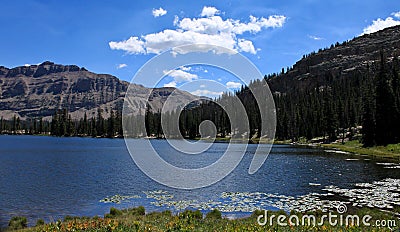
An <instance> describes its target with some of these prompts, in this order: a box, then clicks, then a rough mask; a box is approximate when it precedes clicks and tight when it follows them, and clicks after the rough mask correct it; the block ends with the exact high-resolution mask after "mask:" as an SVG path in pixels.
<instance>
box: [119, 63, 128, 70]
mask: <svg viewBox="0 0 400 232" xmlns="http://www.w3.org/2000/svg"><path fill="white" fill-rule="evenodd" d="M126 67H128V65H127V64H119V65H118V66H117V69H121V68H126Z"/></svg>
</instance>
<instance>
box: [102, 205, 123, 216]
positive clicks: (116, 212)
mask: <svg viewBox="0 0 400 232" xmlns="http://www.w3.org/2000/svg"><path fill="white" fill-rule="evenodd" d="M121 215H122V211H121V210H119V209H116V208H114V207H111V208H110V213H108V214H106V215H104V217H105V218H114V217H116V216H121Z"/></svg>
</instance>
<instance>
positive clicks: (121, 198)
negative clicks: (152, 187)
mask: <svg viewBox="0 0 400 232" xmlns="http://www.w3.org/2000/svg"><path fill="white" fill-rule="evenodd" d="M137 198H141V197H140V196H139V195H132V196H121V195H118V194H117V195H114V196H112V197H106V198H104V199H101V200H100V202H103V203H116V204H120V203H121V202H122V201H126V200H129V199H137Z"/></svg>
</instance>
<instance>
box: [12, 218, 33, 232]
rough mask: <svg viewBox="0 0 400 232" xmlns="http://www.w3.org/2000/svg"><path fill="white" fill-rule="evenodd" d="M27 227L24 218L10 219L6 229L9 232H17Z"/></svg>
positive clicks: (26, 221)
mask: <svg viewBox="0 0 400 232" xmlns="http://www.w3.org/2000/svg"><path fill="white" fill-rule="evenodd" d="M27 226H28V220H27V219H26V217H12V218H11V220H10V222H9V223H8V228H9V229H11V230H19V229H23V228H26V227H27Z"/></svg>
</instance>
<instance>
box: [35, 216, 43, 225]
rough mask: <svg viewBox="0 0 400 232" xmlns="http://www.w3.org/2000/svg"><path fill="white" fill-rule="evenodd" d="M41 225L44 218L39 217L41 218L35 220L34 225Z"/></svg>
mask: <svg viewBox="0 0 400 232" xmlns="http://www.w3.org/2000/svg"><path fill="white" fill-rule="evenodd" d="M43 225H44V220H43V219H41V218H39V219H38V220H37V221H36V226H43Z"/></svg>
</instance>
